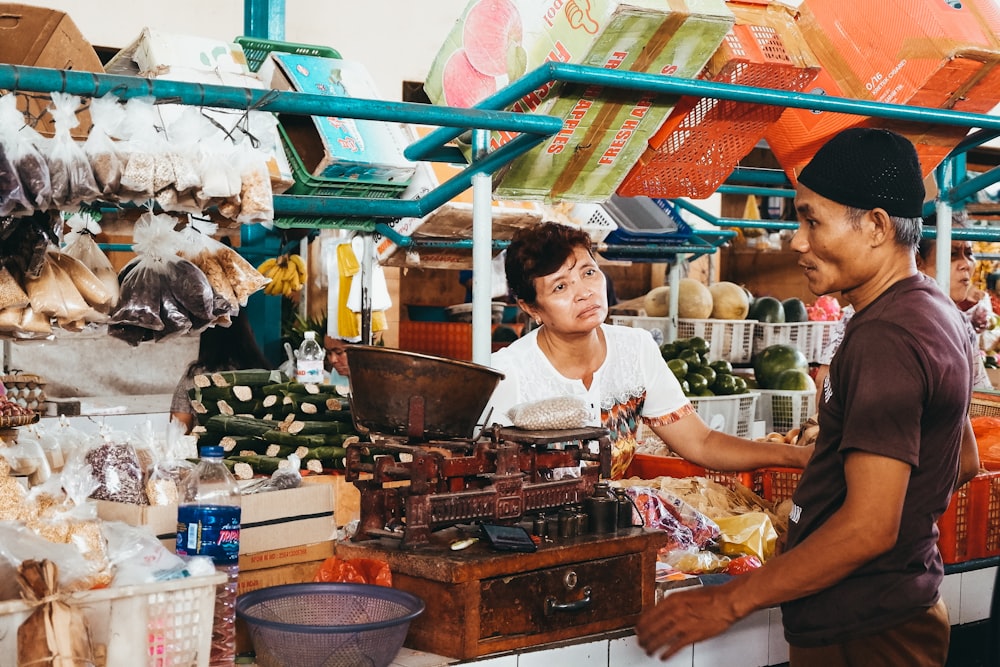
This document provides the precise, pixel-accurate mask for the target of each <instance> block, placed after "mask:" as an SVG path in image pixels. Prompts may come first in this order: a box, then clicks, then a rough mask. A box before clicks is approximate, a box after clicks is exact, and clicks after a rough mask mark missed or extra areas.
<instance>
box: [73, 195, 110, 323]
mask: <svg viewBox="0 0 1000 667" xmlns="http://www.w3.org/2000/svg"><path fill="white" fill-rule="evenodd" d="M66 226H67V227H69V231H68V232H67V233H66V235H65V237H64V240H65V242H66V246H65V247H64V248H63V252H64V253H65V254H66V255H69V256H70V257H73V258H75V259H78V260H79V261H80V262H81V263H82V264H83V265H84V266H86V267H87V268H88V269H90V271H91V272H92V273H93V274H94V276H95V277H96V278H97V279H98V280H100V281H101V284H102V285H104V289H105V290H106V291H107V293H108V294H109V295H110V297H111V299H110V301H109V302H108V307H109V308H114V307H115V306H117V305H118V299H119V297H120V296H121V286H120V285H119V284H118V272H117V271H115V269H114V267H113V266H112V265H111V260H109V259H108V256H107V255H105V254H104V252H103V251H102V250H101V249H100V247H98V245H97V241H95V240H94V237H95V236H96V235H97V234H100V233H101V227H100V225H98V224H97V222H96V221H95V220H94V219H93V218H91V217H90V216H88V215H82V214H75V215H72V216H70V218H69V219H68V220H67V221H66Z"/></svg>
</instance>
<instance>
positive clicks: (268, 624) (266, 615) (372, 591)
mask: <svg viewBox="0 0 1000 667" xmlns="http://www.w3.org/2000/svg"><path fill="white" fill-rule="evenodd" d="M423 611H424V602H423V600H421V599H420V598H418V597H417V596H415V595H412V594H410V593H407V592H405V591H401V590H397V589H395V588H387V587H385V586H375V585H372V584H341V583H319V582H316V583H307V584H287V585H284V586H271V587H268V588H261V589H259V590H256V591H252V592H250V593H245V594H243V595H241V596H239V597H238V598H237V600H236V614H237V616H239V617H240V618H241V619H243V621H244V622H245V623H246V624H247V628H248V630H249V632H250V638H251V640H252V641H253V646H254V651H255V653H256V660H257V665H258V667H356V666H357V665H372V666H373V667H386V666H387V665H389V663H391V662H392V660H393V658H395V657H396V654H397V653H399V649H400V648H401V647H402V646H403V641H404V640H405V639H406V633H407V631H408V630H409V628H410V621H412V620H413V619H414V618H416V617H417V616H419V615H420V614H421V613H423Z"/></svg>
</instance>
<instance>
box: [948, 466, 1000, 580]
mask: <svg viewBox="0 0 1000 667" xmlns="http://www.w3.org/2000/svg"><path fill="white" fill-rule="evenodd" d="M938 531H939V532H940V535H939V537H938V549H940V550H941V558H942V560H944V562H945V563H961V562H963V561H967V560H975V559H977V558H988V557H990V556H996V555H998V554H1000V471H989V472H981V473H979V474H978V475H976V477H975V478H974V479H973V480H972V481H970V482H969V483H968V484H966V485H965V486H963V487H962V488H960V489H959V490H958V491H956V492H955V494H954V495H953V496H952V497H951V503H950V504H949V505H948V509H947V510H945V513H944V514H942V515H941V518H940V519H938Z"/></svg>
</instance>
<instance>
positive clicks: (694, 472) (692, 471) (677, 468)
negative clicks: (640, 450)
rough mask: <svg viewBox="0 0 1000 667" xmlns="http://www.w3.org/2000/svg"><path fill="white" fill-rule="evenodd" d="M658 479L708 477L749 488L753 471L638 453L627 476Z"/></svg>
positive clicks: (723, 482)
mask: <svg viewBox="0 0 1000 667" xmlns="http://www.w3.org/2000/svg"><path fill="white" fill-rule="evenodd" d="M629 477H638V478H639V479H656V478H657V477H673V478H675V479H680V478H683V477H707V478H708V479H710V480H712V481H713V482H718V483H719V484H722V485H723V486H728V487H729V488H731V489H732V488H735V487H736V485H737V484H742V485H743V486H745V487H747V488H748V489H750V488H753V473H751V472H723V471H721V470H708V469H707V468H703V467H701V466H699V465H695V464H694V463H691V462H690V461H687V460H685V459H682V458H679V457H677V456H656V455H655V454H636V455H635V457H634V458H633V459H632V463H631V464H629V467H628V470H626V471H625V478H626V479H627V478H629Z"/></svg>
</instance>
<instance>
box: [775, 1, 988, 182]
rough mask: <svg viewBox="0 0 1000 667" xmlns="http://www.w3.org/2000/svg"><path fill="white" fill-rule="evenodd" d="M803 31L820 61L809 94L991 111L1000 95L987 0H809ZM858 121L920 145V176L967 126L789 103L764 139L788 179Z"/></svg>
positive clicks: (802, 16) (801, 21) (802, 11)
mask: <svg viewBox="0 0 1000 667" xmlns="http://www.w3.org/2000/svg"><path fill="white" fill-rule="evenodd" d="M799 11H800V14H799V20H798V23H799V26H800V28H801V30H802V34H803V36H804V37H805V38H806V41H807V42H808V44H809V47H810V48H811V49H812V51H813V53H814V54H815V55H816V57H817V58H818V59H819V61H820V64H821V65H822V66H823V71H822V72H820V74H819V76H818V77H817V78H816V81H815V83H814V84H813V86H812V87H811V88H810V89H809V90H807V91H806V92H811V93H818V94H825V95H832V96H837V97H849V98H855V99H859V100H873V101H877V102H886V103H892V104H908V105H912V106H922V107H936V108H942V109H954V110H956V111H967V112H972V113H988V112H989V111H990V110H991V109H992V108H993V107H994V106H996V104H997V102H998V101H1000V92H998V91H1000V67H997V63H998V62H1000V37H998V35H1000V7H998V6H997V5H995V3H994V2H992V0H963V2H961V3H955V2H926V1H925V0H887V1H886V2H879V3H873V2H867V1H866V0H805V2H803V3H802V4H801V5H800V6H799ZM859 125H866V126H871V127H886V128H890V129H893V130H896V131H898V132H900V133H902V134H904V135H905V136H907V137H908V138H909V139H910V140H911V141H913V142H914V143H915V144H916V147H917V153H918V154H919V156H920V161H921V166H922V167H923V172H924V175H925V176H926V175H928V174H930V173H931V171H933V169H934V167H936V166H937V165H938V164H939V163H940V162H941V160H942V159H943V158H944V156H945V155H947V153H948V152H949V151H950V150H951V149H952V148H954V147H955V145H956V144H957V143H958V142H959V141H961V140H962V138H963V137H965V135H966V134H967V133H968V128H964V127H949V126H946V125H935V126H931V125H923V124H912V123H911V124H902V123H899V122H893V121H888V120H884V119H879V118H867V117H865V116H858V115H853V114H838V113H831V112H827V111H823V112H818V111H813V110H809V109H788V110H786V111H785V112H784V113H783V114H782V116H781V119H780V120H778V122H776V123H774V124H773V125H772V126H771V127H770V128H769V129H768V131H767V132H766V133H765V135H764V137H765V139H767V142H768V144H769V145H770V147H771V150H772V151H773V152H774V155H775V157H776V158H777V160H778V162H779V163H780V164H781V166H782V167H783V168H784V170H785V173H786V174H787V175H788V177H789V179H791V180H792V181H793V182H794V181H795V174H797V173H798V172H799V171H800V170H801V169H802V168H803V167H804V166H805V165H806V164H807V163H808V162H809V160H810V159H812V156H813V155H814V154H815V153H816V151H817V150H818V149H819V148H820V147H821V146H822V145H823V144H824V143H825V142H826V141H827V140H828V139H829V138H830V137H832V136H833V135H834V134H836V133H837V132H839V131H841V130H843V129H846V128H848V127H854V126H859Z"/></svg>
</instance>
